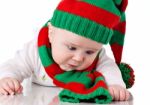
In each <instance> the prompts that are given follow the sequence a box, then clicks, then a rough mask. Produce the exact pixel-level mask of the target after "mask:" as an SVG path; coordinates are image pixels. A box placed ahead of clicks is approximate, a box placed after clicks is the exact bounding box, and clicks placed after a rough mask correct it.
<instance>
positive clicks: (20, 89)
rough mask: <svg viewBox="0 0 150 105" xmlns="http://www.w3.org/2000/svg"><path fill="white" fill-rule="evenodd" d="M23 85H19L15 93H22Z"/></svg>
mask: <svg viewBox="0 0 150 105" xmlns="http://www.w3.org/2000/svg"><path fill="white" fill-rule="evenodd" d="M22 90H23V87H22V86H21V85H20V88H19V89H18V91H17V93H19V94H20V93H22Z"/></svg>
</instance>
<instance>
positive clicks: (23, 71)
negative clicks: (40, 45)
mask: <svg viewBox="0 0 150 105" xmlns="http://www.w3.org/2000/svg"><path fill="white" fill-rule="evenodd" d="M36 50H37V47H36V41H35V40H32V41H30V42H28V43H27V44H25V45H24V47H23V49H22V50H19V51H17V53H16V54H15V56H14V58H12V59H9V60H7V61H6V62H4V63H3V64H1V65H0V79H1V78H4V77H13V78H16V79H17V80H19V81H23V79H25V78H27V77H30V76H31V75H32V74H33V72H34V71H33V70H34V67H35V64H36V62H35V58H37V54H36V53H37V51H36Z"/></svg>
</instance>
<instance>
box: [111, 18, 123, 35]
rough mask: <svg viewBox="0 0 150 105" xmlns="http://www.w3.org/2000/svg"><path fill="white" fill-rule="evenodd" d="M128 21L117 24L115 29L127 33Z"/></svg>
mask: <svg viewBox="0 0 150 105" xmlns="http://www.w3.org/2000/svg"><path fill="white" fill-rule="evenodd" d="M125 26H126V22H125V21H124V22H120V23H119V24H118V25H117V26H115V27H114V28H113V29H114V30H117V31H119V32H120V33H122V34H125V30H126V27H125Z"/></svg>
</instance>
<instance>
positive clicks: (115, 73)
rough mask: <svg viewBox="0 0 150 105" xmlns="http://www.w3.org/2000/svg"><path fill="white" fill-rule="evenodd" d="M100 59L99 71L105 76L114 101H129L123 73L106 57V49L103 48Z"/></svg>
mask: <svg viewBox="0 0 150 105" xmlns="http://www.w3.org/2000/svg"><path fill="white" fill-rule="evenodd" d="M99 58H100V59H99V61H98V64H97V71H100V72H101V73H102V74H103V76H104V78H105V81H106V83H107V85H108V90H109V92H110V94H111V95H112V98H113V100H118V101H123V100H128V99H129V96H130V95H129V92H128V91H127V89H126V85H125V83H124V81H123V78H122V75H121V72H120V70H119V68H118V66H117V65H116V63H115V62H114V61H113V60H112V59H110V58H109V57H108V56H107V55H106V52H105V49H104V48H102V50H101V53H100V55H99Z"/></svg>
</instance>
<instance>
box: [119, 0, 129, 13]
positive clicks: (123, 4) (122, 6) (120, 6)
mask: <svg viewBox="0 0 150 105" xmlns="http://www.w3.org/2000/svg"><path fill="white" fill-rule="evenodd" d="M127 5H128V0H122V2H121V5H119V6H118V8H120V10H121V11H122V12H125V10H126V8H127Z"/></svg>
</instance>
